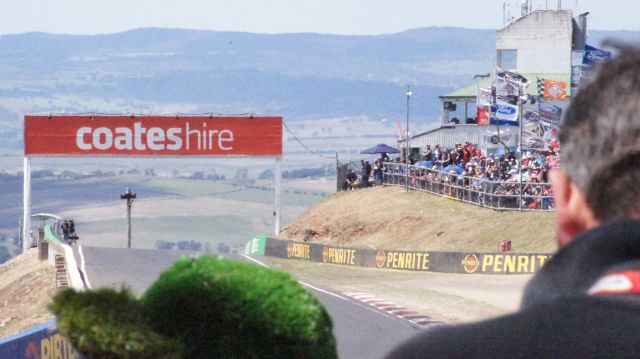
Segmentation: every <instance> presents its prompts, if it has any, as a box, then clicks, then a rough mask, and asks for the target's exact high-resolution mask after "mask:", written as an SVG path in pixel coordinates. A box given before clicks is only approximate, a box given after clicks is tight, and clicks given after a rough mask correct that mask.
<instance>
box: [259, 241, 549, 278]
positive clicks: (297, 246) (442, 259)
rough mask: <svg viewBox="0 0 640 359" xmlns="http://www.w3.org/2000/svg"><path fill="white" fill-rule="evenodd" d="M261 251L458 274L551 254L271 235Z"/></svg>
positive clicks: (524, 270)
mask: <svg viewBox="0 0 640 359" xmlns="http://www.w3.org/2000/svg"><path fill="white" fill-rule="evenodd" d="M248 254H250V253H249V252H248ZM264 254H265V255H267V256H271V257H279V258H289V259H299V260H306V261H310V262H319V263H331V264H342V265H348V266H360V267H371V268H389V269H400V270H411V271H424V272H443V273H462V274H531V273H535V272H537V271H538V270H540V268H541V267H542V266H543V265H544V263H545V262H546V261H547V260H548V259H549V258H550V257H551V254H549V253H528V254H524V253H508V252H499V253H480V252H434V251H428V252H421V251H398V250H384V249H380V250H375V249H362V248H346V247H337V246H331V245H324V244H319V243H304V242H295V241H288V240H278V239H273V238H266V239H265V243H264Z"/></svg>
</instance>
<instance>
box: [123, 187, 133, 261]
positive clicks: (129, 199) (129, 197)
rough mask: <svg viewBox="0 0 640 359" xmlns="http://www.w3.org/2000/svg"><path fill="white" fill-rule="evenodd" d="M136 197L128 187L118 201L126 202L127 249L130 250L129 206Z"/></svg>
mask: <svg viewBox="0 0 640 359" xmlns="http://www.w3.org/2000/svg"><path fill="white" fill-rule="evenodd" d="M136 197H137V196H136V194H135V193H134V192H131V188H130V187H127V191H126V192H125V193H123V194H121V195H120V199H126V200H127V224H128V226H129V228H128V232H127V238H128V240H127V248H131V204H132V203H133V200H134V199H135V198H136Z"/></svg>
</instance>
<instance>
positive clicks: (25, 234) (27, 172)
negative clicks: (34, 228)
mask: <svg viewBox="0 0 640 359" xmlns="http://www.w3.org/2000/svg"><path fill="white" fill-rule="evenodd" d="M23 171H24V172H23V173H24V181H23V187H22V190H23V192H22V199H23V204H22V205H23V212H22V253H26V252H27V250H29V247H30V246H31V158H30V157H25V158H24V168H23Z"/></svg>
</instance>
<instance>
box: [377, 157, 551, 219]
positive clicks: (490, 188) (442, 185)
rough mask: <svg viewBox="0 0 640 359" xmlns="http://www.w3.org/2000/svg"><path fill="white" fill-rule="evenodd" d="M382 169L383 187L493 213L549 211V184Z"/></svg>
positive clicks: (402, 167)
mask: <svg viewBox="0 0 640 359" xmlns="http://www.w3.org/2000/svg"><path fill="white" fill-rule="evenodd" d="M385 169H386V171H385V172H384V184H385V185H395V186H406V187H408V188H410V189H414V190H418V191H423V192H429V193H433V194H437V195H442V196H445V197H447V198H450V199H454V200H458V201H461V202H465V203H471V204H474V205H477V206H481V207H486V208H492V209H496V210H505V211H514V210H515V211H552V210H553V196H552V195H551V185H550V184H549V183H540V182H529V181H522V182H520V181H490V180H488V179H486V178H483V177H471V176H463V175H459V174H456V173H448V172H443V171H441V170H438V169H431V168H426V167H420V166H414V165H409V166H407V165H406V164H404V163H385ZM407 173H408V175H407Z"/></svg>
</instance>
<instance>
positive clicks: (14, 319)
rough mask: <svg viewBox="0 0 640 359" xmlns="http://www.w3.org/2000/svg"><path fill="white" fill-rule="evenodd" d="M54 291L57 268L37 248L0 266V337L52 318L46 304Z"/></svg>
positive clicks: (16, 332)
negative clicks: (39, 258) (45, 259)
mask: <svg viewBox="0 0 640 359" xmlns="http://www.w3.org/2000/svg"><path fill="white" fill-rule="evenodd" d="M55 292H56V288H55V269H54V267H53V266H52V265H49V264H48V263H47V262H46V261H45V262H40V261H39V260H38V250H37V249H31V250H29V251H28V252H27V253H25V254H21V255H18V256H16V257H14V258H12V259H10V260H9V261H7V262H6V263H3V264H2V265H0V338H5V337H7V336H10V335H14V334H18V333H19V332H21V331H23V330H26V329H30V328H33V327H35V326H36V325H38V324H42V323H45V322H47V321H49V320H51V319H53V318H54V317H53V315H51V314H50V313H49V311H48V310H47V304H48V303H49V302H50V301H51V297H52V296H53V295H54V294H55Z"/></svg>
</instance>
